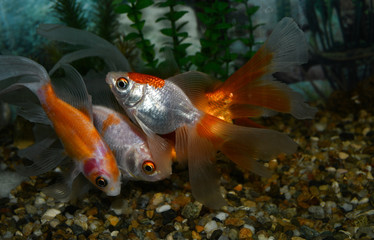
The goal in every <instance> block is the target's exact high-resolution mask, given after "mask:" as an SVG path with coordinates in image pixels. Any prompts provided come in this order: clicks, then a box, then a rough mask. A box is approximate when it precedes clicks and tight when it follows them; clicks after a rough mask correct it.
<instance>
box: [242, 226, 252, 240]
mask: <svg viewBox="0 0 374 240" xmlns="http://www.w3.org/2000/svg"><path fill="white" fill-rule="evenodd" d="M252 236H253V232H252V230H251V229H248V228H245V227H243V228H241V229H240V230H239V239H249V238H251V237H252Z"/></svg>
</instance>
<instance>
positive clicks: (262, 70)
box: [106, 18, 316, 208]
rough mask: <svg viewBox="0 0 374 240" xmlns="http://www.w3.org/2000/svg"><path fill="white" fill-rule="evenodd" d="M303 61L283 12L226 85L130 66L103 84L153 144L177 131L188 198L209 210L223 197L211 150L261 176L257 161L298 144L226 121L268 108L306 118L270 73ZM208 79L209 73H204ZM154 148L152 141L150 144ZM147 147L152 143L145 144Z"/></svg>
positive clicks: (299, 38)
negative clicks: (186, 173) (166, 76)
mask: <svg viewBox="0 0 374 240" xmlns="http://www.w3.org/2000/svg"><path fill="white" fill-rule="evenodd" d="M306 61H307V44H306V42H305V38H304V35H303V33H302V31H301V30H300V29H299V28H298V26H297V25H296V23H295V22H293V20H291V19H289V18H284V19H283V20H282V21H281V22H279V23H278V25H277V26H276V27H275V30H274V31H273V33H272V34H271V36H270V37H269V39H268V40H267V41H266V43H265V44H264V45H263V46H262V47H261V48H260V50H259V51H258V53H257V54H256V55H255V56H254V57H253V58H252V59H251V60H250V61H249V62H248V63H247V64H245V65H244V66H243V67H242V68H241V69H239V70H238V71H237V72H236V73H234V74H233V75H232V76H231V77H230V78H229V79H228V80H227V81H226V82H225V83H222V84H217V83H215V82H212V81H211V80H207V81H201V80H203V79H204V76H205V75H204V74H202V73H198V74H197V75H198V77H195V78H193V77H191V76H194V74H196V72H192V73H186V74H185V75H183V74H182V75H177V76H176V77H172V78H170V79H167V80H163V79H160V78H158V77H154V76H150V75H145V74H141V73H133V72H110V73H108V75H107V77H106V82H107V84H108V85H109V86H110V88H111V90H112V92H113V94H114V96H115V97H116V98H117V100H118V102H119V103H120V105H121V106H122V107H123V108H124V110H125V111H126V112H127V114H128V115H129V117H130V118H132V119H133V120H134V121H135V122H137V123H138V124H139V126H140V127H141V128H142V129H143V131H144V132H145V133H146V134H147V136H148V142H149V145H150V146H152V145H153V146H158V145H159V143H158V142H156V141H155V140H154V139H155V135H156V134H169V133H172V132H175V135H176V137H175V148H176V154H177V158H178V160H184V159H187V160H188V167H189V176H190V183H191V187H192V193H193V195H194V197H195V198H196V199H197V200H199V201H201V202H202V203H204V204H205V205H207V206H209V207H212V208H219V207H220V206H222V205H224V204H225V201H224V199H223V197H222V195H221V193H220V191H219V185H218V182H219V181H218V180H219V179H218V176H217V174H216V172H215V171H214V168H213V166H212V163H213V162H214V161H215V154H216V152H217V150H220V151H222V152H223V153H224V154H225V155H226V156H227V157H228V158H230V159H231V160H232V161H234V162H235V163H237V164H238V165H239V166H240V167H242V168H244V169H249V170H251V171H253V172H255V173H258V174H260V175H263V176H268V175H269V172H268V170H267V169H265V168H264V167H263V166H262V165H260V164H258V163H257V162H256V160H257V159H269V158H271V157H274V156H276V155H277V154H279V153H282V152H284V153H287V154H290V153H293V152H295V151H296V148H297V144H296V143H295V142H294V141H292V140H291V139H290V138H289V137H288V136H287V135H285V134H282V133H279V132H276V131H273V130H267V129H258V128H249V127H242V126H237V125H234V124H231V123H228V122H230V121H231V120H232V119H237V118H239V119H240V118H244V117H252V116H259V115H265V113H266V112H267V111H268V110H272V111H278V112H287V113H291V114H292V115H294V116H295V117H297V118H301V119H302V118H310V117H312V116H313V115H314V113H315V111H316V110H315V109H314V108H311V107H309V106H308V105H307V104H305V103H304V101H303V98H302V96H300V95H299V94H297V93H295V92H293V91H292V90H291V89H289V88H288V87H287V86H286V85H284V84H281V83H278V82H275V81H273V80H272V79H271V74H272V73H273V72H276V71H282V70H285V69H286V68H287V67H289V66H292V65H294V64H301V63H304V62H306ZM206 79H207V78H206ZM154 148H156V147H154ZM151 149H152V148H151Z"/></svg>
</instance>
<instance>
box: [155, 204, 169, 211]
mask: <svg viewBox="0 0 374 240" xmlns="http://www.w3.org/2000/svg"><path fill="white" fill-rule="evenodd" d="M170 209H171V206H170V205H169V204H165V205H162V206H160V207H158V208H156V212H157V213H163V212H166V211H168V210H170Z"/></svg>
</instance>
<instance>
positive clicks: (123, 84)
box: [116, 77, 129, 90]
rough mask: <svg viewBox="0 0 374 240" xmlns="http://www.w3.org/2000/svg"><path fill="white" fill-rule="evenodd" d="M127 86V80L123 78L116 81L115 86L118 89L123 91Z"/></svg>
mask: <svg viewBox="0 0 374 240" xmlns="http://www.w3.org/2000/svg"><path fill="white" fill-rule="evenodd" d="M128 85H129V80H127V79H126V78H124V77H120V78H118V79H117V81H116V86H117V88H118V89H121V90H125V89H126V88H127V86H128Z"/></svg>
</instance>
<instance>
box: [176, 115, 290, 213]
mask: <svg viewBox="0 0 374 240" xmlns="http://www.w3.org/2000/svg"><path fill="white" fill-rule="evenodd" d="M181 146H187V147H186V148H183V147H181ZM296 149H297V144H296V143H295V142H294V141H293V140H292V139H291V138H289V137H288V136H287V135H286V134H283V133H280V132H277V131H274V130H268V129H259V128H248V127H242V126H237V125H234V124H230V123H227V122H225V121H223V120H221V119H218V118H216V117H214V116H211V115H209V114H203V115H202V117H201V119H200V121H199V122H198V123H197V124H196V125H195V126H193V127H187V126H186V127H183V128H180V129H178V130H177V132H176V151H177V155H178V154H179V153H180V152H181V153H182V155H183V153H186V154H187V157H188V166H189V175H190V183H191V188H192V193H193V195H194V197H195V198H196V199H197V200H199V201H201V202H202V203H204V204H205V205H207V206H208V207H211V208H219V207H221V206H222V205H224V204H225V200H224V199H223V197H222V195H221V194H220V191H219V178H218V175H217V173H216V172H215V171H214V166H213V162H214V161H215V154H216V151H217V150H220V151H222V152H223V153H224V154H225V155H226V156H227V157H228V158H229V159H230V160H231V161H233V162H235V163H236V164H238V165H239V167H241V168H243V169H247V170H250V171H252V172H254V173H256V174H259V175H260V176H264V177H269V176H270V175H271V174H270V172H269V170H268V169H267V168H265V167H264V166H262V165H261V164H260V163H258V162H257V160H258V159H263V160H269V159H271V158H272V157H276V156H277V155H278V154H280V153H287V154H291V153H294V152H295V151H296Z"/></svg>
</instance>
